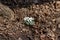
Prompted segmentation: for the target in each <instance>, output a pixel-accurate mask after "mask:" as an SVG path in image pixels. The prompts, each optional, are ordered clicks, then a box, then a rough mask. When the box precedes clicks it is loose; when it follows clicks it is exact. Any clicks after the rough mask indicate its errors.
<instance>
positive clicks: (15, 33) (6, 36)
mask: <svg viewBox="0 0 60 40" xmlns="http://www.w3.org/2000/svg"><path fill="white" fill-rule="evenodd" d="M27 16H28V17H33V18H35V25H33V26H28V25H25V24H24V21H23V19H24V17H27ZM0 40H60V1H54V2H53V3H52V2H50V3H49V2H47V3H43V4H37V5H35V4H32V5H30V6H28V7H21V8H20V7H16V8H12V9H11V8H9V6H6V5H4V4H0Z"/></svg>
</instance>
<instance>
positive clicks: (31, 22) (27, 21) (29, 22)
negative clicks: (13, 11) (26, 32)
mask: <svg viewBox="0 0 60 40" xmlns="http://www.w3.org/2000/svg"><path fill="white" fill-rule="evenodd" d="M24 23H25V24H27V25H34V24H35V22H34V18H32V17H25V18H24Z"/></svg>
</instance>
